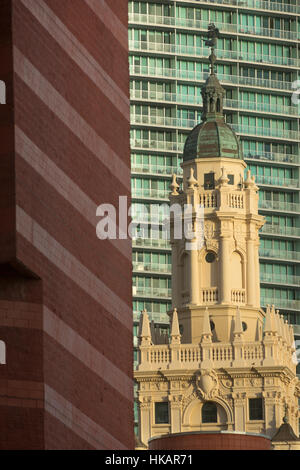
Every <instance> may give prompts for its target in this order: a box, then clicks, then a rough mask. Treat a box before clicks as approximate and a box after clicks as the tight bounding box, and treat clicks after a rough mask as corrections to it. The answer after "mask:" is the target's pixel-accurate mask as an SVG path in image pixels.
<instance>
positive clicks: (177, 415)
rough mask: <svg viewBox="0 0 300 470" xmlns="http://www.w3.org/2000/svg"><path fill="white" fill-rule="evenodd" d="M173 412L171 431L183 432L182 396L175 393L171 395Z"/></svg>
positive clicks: (170, 400) (171, 409)
mask: <svg viewBox="0 0 300 470" xmlns="http://www.w3.org/2000/svg"><path fill="white" fill-rule="evenodd" d="M169 402H170V414H171V432H172V433H176V432H181V406H182V396H181V395H173V396H171V397H169Z"/></svg>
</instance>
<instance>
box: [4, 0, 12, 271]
mask: <svg viewBox="0 0 300 470" xmlns="http://www.w3.org/2000/svg"><path fill="white" fill-rule="evenodd" d="M12 48H13V44H12V11H11V1H10V0H3V1H2V2H0V57H1V60H0V80H3V81H4V82H5V85H6V103H7V105H6V106H4V105H0V141H1V145H0V220H1V223H0V262H1V263H3V262H6V261H7V260H9V259H11V258H12V257H13V256H14V253H15V210H14V207H15V182H14V171H15V162H14V156H13V155H14V126H13V121H14V113H13V49H12Z"/></svg>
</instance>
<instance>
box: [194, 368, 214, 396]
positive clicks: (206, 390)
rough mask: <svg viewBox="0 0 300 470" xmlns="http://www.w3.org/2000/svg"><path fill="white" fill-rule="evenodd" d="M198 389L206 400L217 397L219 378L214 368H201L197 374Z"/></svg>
mask: <svg viewBox="0 0 300 470" xmlns="http://www.w3.org/2000/svg"><path fill="white" fill-rule="evenodd" d="M196 389H197V392H198V394H199V395H200V397H201V398H203V399H204V400H208V399H210V398H213V397H215V396H216V395H218V393H219V380H218V376H217V374H216V373H215V372H214V371H213V370H201V371H199V372H198V373H197V375H196Z"/></svg>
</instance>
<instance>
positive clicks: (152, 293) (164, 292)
mask: <svg viewBox="0 0 300 470" xmlns="http://www.w3.org/2000/svg"><path fill="white" fill-rule="evenodd" d="M132 295H133V296H136V297H153V298H163V299H165V298H167V299H171V297H172V292H171V289H167V288H165V289H164V288H159V287H157V288H156V287H138V286H133V288H132Z"/></svg>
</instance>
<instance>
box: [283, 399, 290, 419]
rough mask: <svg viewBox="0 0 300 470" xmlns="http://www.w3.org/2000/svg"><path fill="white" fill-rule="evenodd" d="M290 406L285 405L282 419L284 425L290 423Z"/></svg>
mask: <svg viewBox="0 0 300 470" xmlns="http://www.w3.org/2000/svg"><path fill="white" fill-rule="evenodd" d="M288 409H289V407H288V404H287V403H286V404H285V407H284V417H283V419H282V421H283V422H284V424H287V423H288V422H289V415H288Z"/></svg>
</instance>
